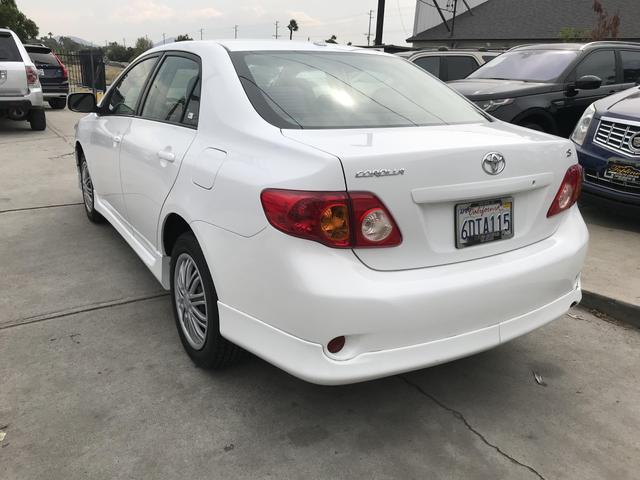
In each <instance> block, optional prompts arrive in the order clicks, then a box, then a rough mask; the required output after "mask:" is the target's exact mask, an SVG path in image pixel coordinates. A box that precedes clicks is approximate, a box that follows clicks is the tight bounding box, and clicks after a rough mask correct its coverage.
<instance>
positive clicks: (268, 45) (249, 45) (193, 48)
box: [153, 40, 387, 55]
mask: <svg viewBox="0 0 640 480" xmlns="http://www.w3.org/2000/svg"><path fill="white" fill-rule="evenodd" d="M214 45H217V46H222V47H223V48H225V49H227V50H228V51H230V52H255V51H293V50H295V51H308V52H363V53H369V54H374V55H387V54H385V53H383V52H378V51H374V50H370V49H363V48H358V47H353V46H350V45H337V44H331V43H325V42H295V41H286V42H285V41H283V40H190V41H186V42H179V43H169V44H167V45H161V46H159V47H156V48H154V49H153V51H164V50H175V49H176V46H180V50H184V51H190V52H194V53H197V52H199V51H201V50H202V49H206V48H207V47H209V48H210V47H212V46H214Z"/></svg>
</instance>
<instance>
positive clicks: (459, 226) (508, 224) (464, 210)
mask: <svg viewBox="0 0 640 480" xmlns="http://www.w3.org/2000/svg"><path fill="white" fill-rule="evenodd" d="M455 216H456V248H465V247H470V246H472V245H478V244H480V243H487V242H493V241H496V240H506V239H507V238H511V237H513V197H503V198H497V199H492V200H482V201H479V202H472V203H459V204H457V205H456V209H455Z"/></svg>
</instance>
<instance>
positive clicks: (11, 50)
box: [0, 33, 22, 62]
mask: <svg viewBox="0 0 640 480" xmlns="http://www.w3.org/2000/svg"><path fill="white" fill-rule="evenodd" d="M21 61H22V58H21V57H20V52H19V51H18V47H17V46H16V42H14V40H13V37H12V36H11V35H9V34H8V33H0V62H21Z"/></svg>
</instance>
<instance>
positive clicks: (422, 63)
mask: <svg viewBox="0 0 640 480" xmlns="http://www.w3.org/2000/svg"><path fill="white" fill-rule="evenodd" d="M413 63H415V64H416V65H418V66H419V67H420V68H422V69H424V70H426V71H427V72H429V73H430V74H431V75H433V76H434V77H437V78H440V57H421V58H416V59H415V60H414V61H413Z"/></svg>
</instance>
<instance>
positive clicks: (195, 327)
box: [173, 253, 209, 350]
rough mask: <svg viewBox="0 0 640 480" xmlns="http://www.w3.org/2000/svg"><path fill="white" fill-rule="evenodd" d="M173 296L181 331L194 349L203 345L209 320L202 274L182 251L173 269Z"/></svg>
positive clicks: (198, 348) (191, 259)
mask: <svg viewBox="0 0 640 480" xmlns="http://www.w3.org/2000/svg"><path fill="white" fill-rule="evenodd" d="M173 281H174V283H173V284H174V296H175V301H176V310H177V314H178V320H179V323H180V327H181V328H182V333H183V334H184V336H185V338H186V340H187V342H188V343H189V345H191V347H192V348H194V349H195V350H200V349H202V348H203V347H204V343H205V341H206V338H207V329H208V327H209V320H208V316H207V298H206V294H205V290H204V283H203V282H202V276H201V275H200V271H199V270H198V266H197V265H196V263H195V261H194V260H193V258H191V256H190V255H189V254H187V253H182V254H180V256H179V257H178V260H177V261H176V266H175V270H174V278H173Z"/></svg>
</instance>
